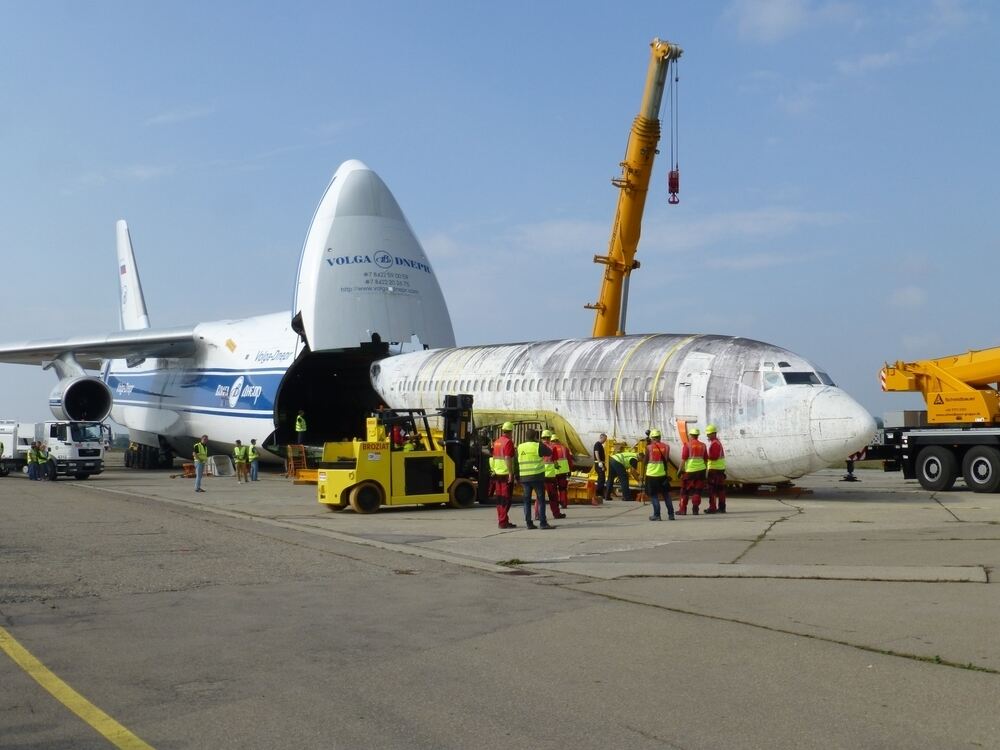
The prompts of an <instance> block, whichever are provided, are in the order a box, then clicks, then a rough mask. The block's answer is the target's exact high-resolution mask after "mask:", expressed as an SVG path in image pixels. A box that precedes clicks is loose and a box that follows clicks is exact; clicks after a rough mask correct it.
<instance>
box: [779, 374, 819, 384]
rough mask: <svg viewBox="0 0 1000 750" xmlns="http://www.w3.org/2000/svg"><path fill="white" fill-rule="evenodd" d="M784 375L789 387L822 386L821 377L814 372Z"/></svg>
mask: <svg viewBox="0 0 1000 750" xmlns="http://www.w3.org/2000/svg"><path fill="white" fill-rule="evenodd" d="M784 375H785V382H786V383H788V385H820V380H819V376H818V375H817V374H816V373H814V372H786V373H784Z"/></svg>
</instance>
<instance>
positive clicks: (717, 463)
mask: <svg viewBox="0 0 1000 750" xmlns="http://www.w3.org/2000/svg"><path fill="white" fill-rule="evenodd" d="M713 442H719V441H717V440H716V441H713ZM719 448H720V451H719V457H718V458H717V459H715V460H714V461H713V460H712V459H711V458H710V459H708V463H707V464H706V466H707V467H708V468H709V469H715V470H716V471H725V470H726V449H725V448H723V447H722V445H721V444H720V445H719Z"/></svg>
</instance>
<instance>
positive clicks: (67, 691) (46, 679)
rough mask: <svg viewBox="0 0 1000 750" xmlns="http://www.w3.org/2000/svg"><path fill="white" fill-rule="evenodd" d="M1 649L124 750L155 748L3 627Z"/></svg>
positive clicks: (151, 749) (73, 710)
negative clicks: (66, 681) (68, 681)
mask: <svg viewBox="0 0 1000 750" xmlns="http://www.w3.org/2000/svg"><path fill="white" fill-rule="evenodd" d="M0 649H3V651H4V652H5V653H6V654H7V656H9V657H10V658H11V660H12V661H13V662H14V663H15V664H17V666H19V667H20V668H21V669H23V670H24V671H25V672H26V673H27V674H28V676H29V677H31V678H32V679H33V680H34V681H35V682H37V683H38V684H39V685H41V686H42V687H43V688H45V689H46V690H48V691H49V692H50V693H51V694H52V696H53V697H54V698H55V699H56V700H57V701H59V702H60V703H62V704H63V705H64V706H66V708H68V709H69V710H70V711H72V712H73V713H75V714H76V715H77V716H79V717H80V718H81V719H83V720H84V721H85V722H87V724H89V725H90V726H91V727H92V728H93V729H95V730H96V731H97V732H98V733H99V734H101V735H102V736H103V737H104V738H105V739H107V740H108V742H110V743H111V744H112V745H114V746H115V747H117V748H121V750H153V747H152V746H151V745H148V744H146V743H145V742H143V741H142V740H140V739H139V738H138V737H136V736H135V735H134V734H132V733H131V732H130V731H129V730H127V729H126V728H125V727H123V726H122V725H121V724H119V723H118V722H117V721H115V720H114V719H112V718H111V717H110V716H108V715H107V714H106V713H104V712H103V711H102V710H101V709H99V708H98V707H97V706H95V705H94V704H93V703H91V702H90V701H88V700H87V699H86V698H84V697H83V696H82V695H80V694H79V693H78V692H76V691H75V690H74V689H73V688H71V687H70V686H69V685H67V684H66V683H65V682H63V681H62V680H60V679H59V678H58V677H56V675H55V674H53V673H52V672H51V671H50V670H49V669H48V667H46V666H45V665H44V664H42V663H41V662H40V661H38V659H36V658H35V657H34V656H32V654H31V652H30V651H28V650H27V649H26V648H25V647H24V646H22V645H21V644H20V643H18V642H17V641H16V640H15V639H14V636H12V635H11V634H10V633H8V632H7V631H6V630H4V629H3V628H2V627H0Z"/></svg>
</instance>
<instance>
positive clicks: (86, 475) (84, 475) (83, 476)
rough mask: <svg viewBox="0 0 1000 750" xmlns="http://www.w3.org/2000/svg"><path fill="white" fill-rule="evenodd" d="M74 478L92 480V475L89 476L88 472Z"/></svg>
mask: <svg viewBox="0 0 1000 750" xmlns="http://www.w3.org/2000/svg"><path fill="white" fill-rule="evenodd" d="M73 476H74V477H76V478H77V479H90V474H87V473H86V472H83V473H80V474H74V475H73Z"/></svg>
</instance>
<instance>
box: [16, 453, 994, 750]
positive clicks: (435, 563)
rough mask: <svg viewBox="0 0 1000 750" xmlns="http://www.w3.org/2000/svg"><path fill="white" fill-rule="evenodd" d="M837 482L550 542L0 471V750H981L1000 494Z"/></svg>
mask: <svg viewBox="0 0 1000 750" xmlns="http://www.w3.org/2000/svg"><path fill="white" fill-rule="evenodd" d="M840 474H841V472H835V471H827V472H821V473H820V474H817V475H813V476H812V477H807V478H804V479H803V480H801V481H800V482H799V485H800V487H802V488H804V489H807V490H809V492H806V493H803V494H794V493H793V494H789V495H780V496H762V497H753V498H733V499H731V500H730V502H729V511H730V512H729V513H727V514H726V515H725V516H708V517H706V516H698V517H693V516H686V517H683V518H679V519H678V520H677V521H674V522H667V521H663V522H660V523H651V522H649V521H648V520H647V516H648V515H649V506H648V505H646V506H642V505H640V504H639V503H624V502H621V501H615V502H612V503H610V504H608V505H607V506H604V507H600V508H592V507H590V506H571V507H570V509H569V510H568V515H569V517H568V518H567V519H565V520H561V521H558V522H556V523H558V528H556V529H554V530H552V531H549V532H543V531H540V530H539V531H528V530H526V529H524V527H523V518H521V517H520V515H521V514H520V510H519V508H518V507H517V506H515V510H514V513H513V515H512V517H513V518H514V520H515V522H517V523H518V524H519V526H520V528H518V529H515V530H511V531H500V530H499V529H497V527H496V515H495V511H494V509H493V508H491V507H476V508H473V509H470V510H453V509H445V508H407V509H393V510H383V511H382V512H380V513H378V514H374V515H368V516H358V515H355V514H354V513H352V512H351V511H344V512H340V513H331V512H328V511H327V510H326V508H325V506H321V505H319V504H318V503H316V501H315V488H312V487H303V486H294V485H292V484H291V483H289V482H287V481H285V480H282V479H279V478H277V477H275V476H266V477H265V478H264V479H263V480H262V481H261V482H259V483H256V484H252V485H246V484H242V485H240V484H237V483H236V482H235V481H234V480H231V479H219V478H213V479H210V480H208V481H207V482H206V485H205V486H206V488H207V490H208V491H207V492H206V493H204V494H199V495H195V494H194V493H193V492H192V483H191V481H190V480H184V479H181V478H177V477H176V475H171V474H170V473H169V472H132V471H128V470H124V469H120V470H112V471H109V472H106V473H105V474H104V475H102V476H100V477H96V478H94V479H92V480H89V481H86V482H76V481H59V482H54V483H49V482H29V481H27V480H26V479H24V478H23V477H13V476H12V477H8V478H5V479H0V645H4V646H5V648H4V649H3V651H0V748H31V749H32V750H56V749H57V748H60V749H61V748H83V749H87V748H107V747H115V746H118V747H154V748H157V749H158V750H168V749H170V748H268V749H271V748H484V749H489V748H601V750H607V748H684V749H686V750H687V749H691V750H693V749H695V748H706V749H713V750H714V749H720V748H775V749H779V748H796V749H800V748H851V749H852V750H857V749H858V748H935V749H940V748H996V747H1000V711H998V706H1000V637H998V634H997V628H998V623H1000V596H998V592H1000V587H998V585H997V584H998V578H1000V572H997V571H998V570H1000V495H976V494H973V493H970V492H965V491H956V492H949V493H939V494H936V495H935V494H931V493H926V492H923V491H922V490H920V489H919V488H918V487H917V486H916V485H915V484H914V483H909V482H904V481H903V480H902V479H901V478H899V476H898V475H883V474H881V473H879V472H874V471H864V472H859V476H861V478H862V480H863V481H862V482H859V483H855V484H848V483H842V482H839V478H840ZM32 660H35V661H32ZM40 670H45V671H40ZM32 675H35V676H36V677H39V680H41V681H38V680H36V679H35V677H33V676H32ZM47 675H51V678H49V677H48V676H47ZM53 680H57V681H59V682H58V683H55V684H62V685H65V686H66V690H57V691H56V692H57V693H58V695H53V694H52V692H50V690H49V689H46V687H45V685H46V684H47V685H48V686H49V688H51V687H52V685H53V684H54V683H53ZM81 706H90V707H92V708H93V709H94V711H96V712H97V713H96V714H95V713H94V711H89V710H84V709H82V708H81ZM81 714H82V717H81ZM101 717H104V718H103V719H102V718H101ZM102 731H103V732H104V733H103V734H102ZM109 737H110V738H109Z"/></svg>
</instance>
